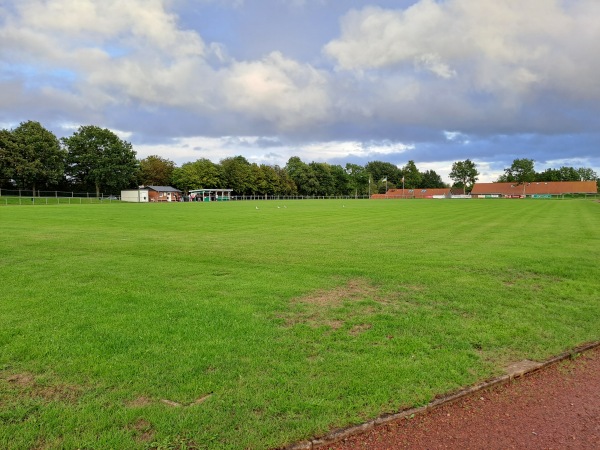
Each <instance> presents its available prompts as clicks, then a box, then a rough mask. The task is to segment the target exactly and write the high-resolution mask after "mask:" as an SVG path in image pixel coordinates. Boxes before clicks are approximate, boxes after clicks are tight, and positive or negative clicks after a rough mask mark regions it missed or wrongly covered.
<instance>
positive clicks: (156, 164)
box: [138, 155, 175, 186]
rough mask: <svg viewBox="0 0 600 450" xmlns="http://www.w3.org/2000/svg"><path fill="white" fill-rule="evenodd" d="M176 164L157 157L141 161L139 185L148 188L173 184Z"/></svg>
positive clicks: (153, 156)
mask: <svg viewBox="0 0 600 450" xmlns="http://www.w3.org/2000/svg"><path fill="white" fill-rule="evenodd" d="M174 170H175V163H174V162H173V161H171V160H168V159H166V158H162V157H160V156H157V155H151V156H148V157H147V158H144V159H142V160H141V161H140V172H139V175H138V180H139V184H143V185H146V186H169V185H171V184H172V183H173V171H174Z"/></svg>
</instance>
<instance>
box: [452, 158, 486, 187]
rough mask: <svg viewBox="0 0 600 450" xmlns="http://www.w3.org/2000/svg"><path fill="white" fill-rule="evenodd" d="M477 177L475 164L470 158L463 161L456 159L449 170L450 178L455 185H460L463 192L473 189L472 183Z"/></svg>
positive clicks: (477, 172)
mask: <svg viewBox="0 0 600 450" xmlns="http://www.w3.org/2000/svg"><path fill="white" fill-rule="evenodd" d="M478 177H479V171H478V170H477V166H476V165H475V163H474V162H473V161H471V160H470V159H465V160H464V161H456V162H455V163H453V164H452V170H451V171H450V179H452V180H453V181H454V183H455V185H457V186H458V185H461V187H462V188H463V194H465V193H466V192H467V190H469V191H470V190H471V189H473V185H474V184H475V182H476V181H477V179H478Z"/></svg>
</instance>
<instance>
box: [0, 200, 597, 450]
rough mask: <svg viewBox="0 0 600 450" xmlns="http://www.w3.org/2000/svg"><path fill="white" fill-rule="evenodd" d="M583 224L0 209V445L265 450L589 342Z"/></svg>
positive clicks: (290, 204)
mask: <svg viewBox="0 0 600 450" xmlns="http://www.w3.org/2000/svg"><path fill="white" fill-rule="evenodd" d="M257 207H258V209H256V208H257ZM598 224H600V205H599V204H598V203H596V202H593V201H576V200H574V201H546V200H540V201H534V200H532V201H529V200H527V201H522V200H515V201H494V200H486V201H445V200H441V201H348V200H345V201H281V202H276V201H270V202H262V201H257V202H231V203H214V204H187V203H185V204H158V205H129V204H119V203H113V204H110V205H57V206H50V205H49V206H43V207H42V206H39V207H32V206H28V207H18V206H9V207H3V208H0V254H1V259H0V278H1V279H2V291H1V294H0V405H1V406H0V447H3V448H15V449H16V448H30V447H35V446H45V447H47V448H63V447H66V448H84V447H85V448H145V447H154V448H161V447H162V448H170V447H174V446H177V445H179V446H185V445H188V446H197V447H200V448H270V447H276V446H281V445H284V444H286V443H290V442H294V441H297V440H300V439H303V438H307V437H310V436H314V435H318V434H321V433H324V432H326V431H327V430H329V429H331V428H332V427H337V426H345V425H349V424H352V423H357V422H360V421H362V420H366V419H368V418H372V417H374V416H377V415H379V414H381V413H384V412H390V411H396V410H398V409H400V408H403V407H408V406H413V405H418V404H423V403H426V402H428V401H430V400H431V399H432V398H433V397H434V396H435V395H437V394H440V393H443V392H447V391H449V390H453V389H456V388H458V387H460V386H464V385H467V384H471V383H474V382H476V381H479V380H482V379H484V378H487V377H489V376H491V375H493V374H495V373H500V372H501V371H502V370H503V367H504V365H505V364H506V363H508V362H512V361H517V360H521V359H525V358H529V359H536V358H538V359H539V358H544V357H547V356H549V355H552V354H555V353H558V352H560V351H563V350H564V349H567V348H570V347H572V346H575V345H577V344H579V343H582V342H586V341H591V340H597V339H598V338H599V335H598V329H599V325H600V301H599V300H600V299H599V298H598V290H599V289H598V287H599V286H598V279H600V277H599V275H600V273H599V272H600V269H599V267H598V264H597V261H598V260H599V259H600V258H599V257H600V245H598V243H599V240H600V231H599V227H598Z"/></svg>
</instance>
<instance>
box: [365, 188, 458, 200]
mask: <svg viewBox="0 0 600 450" xmlns="http://www.w3.org/2000/svg"><path fill="white" fill-rule="evenodd" d="M448 197H450V188H441V189H440V188H438V189H390V190H389V191H387V192H386V193H385V194H373V195H371V198H372V199H399V198H448Z"/></svg>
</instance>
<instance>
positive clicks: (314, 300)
mask: <svg viewBox="0 0 600 450" xmlns="http://www.w3.org/2000/svg"><path fill="white" fill-rule="evenodd" d="M378 293H379V290H378V289H377V288H376V287H375V286H373V285H371V284H370V283H369V282H368V281H367V280H365V279H362V278H357V279H353V280H350V281H348V283H346V284H345V285H344V286H337V287H335V288H333V289H328V290H320V291H317V292H314V293H312V294H309V295H306V296H304V297H299V298H296V299H294V300H293V301H292V302H293V303H302V304H307V305H315V306H324V307H336V306H340V305H342V304H343V302H344V301H347V300H364V299H366V298H373V299H375V298H378Z"/></svg>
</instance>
